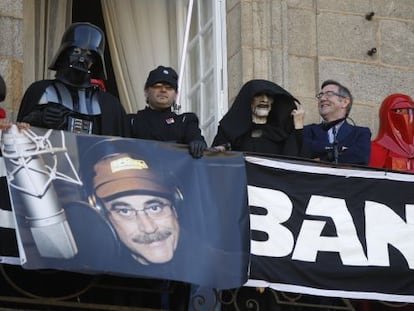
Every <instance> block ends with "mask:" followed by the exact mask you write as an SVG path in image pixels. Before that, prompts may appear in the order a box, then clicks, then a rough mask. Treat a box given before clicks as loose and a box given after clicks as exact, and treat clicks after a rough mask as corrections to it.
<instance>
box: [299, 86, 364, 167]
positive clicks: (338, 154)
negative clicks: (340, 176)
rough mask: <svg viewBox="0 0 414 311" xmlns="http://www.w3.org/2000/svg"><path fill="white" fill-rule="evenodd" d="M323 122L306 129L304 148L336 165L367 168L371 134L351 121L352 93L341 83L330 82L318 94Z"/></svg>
mask: <svg viewBox="0 0 414 311" xmlns="http://www.w3.org/2000/svg"><path fill="white" fill-rule="evenodd" d="M316 98H317V100H318V110H319V114H320V116H321V117H322V119H323V121H322V122H321V123H319V124H309V125H306V126H305V127H304V137H303V139H304V149H305V150H306V152H305V153H306V155H307V156H309V157H310V158H312V159H318V160H320V161H327V162H333V163H346V164H359V165H367V164H368V162H369V158H370V146H371V131H370V129H369V128H367V127H362V126H356V125H355V124H349V123H348V122H347V119H348V116H349V113H350V111H351V108H352V100H353V98H352V94H351V92H350V91H349V89H348V88H346V87H345V86H343V85H342V84H340V83H339V82H337V81H334V80H326V81H324V82H323V83H322V85H321V91H320V93H319V94H318V95H316Z"/></svg>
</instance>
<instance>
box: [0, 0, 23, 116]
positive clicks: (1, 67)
mask: <svg viewBox="0 0 414 311" xmlns="http://www.w3.org/2000/svg"><path fill="white" fill-rule="evenodd" d="M0 29H1V31H0V74H1V75H2V76H3V78H4V80H5V82H6V85H7V96H6V99H5V101H4V102H2V103H0V106H1V107H2V108H4V109H5V110H6V112H7V116H8V117H9V118H10V119H14V118H15V111H17V110H18V106H19V105H20V100H21V96H22V93H23V0H1V1H0Z"/></svg>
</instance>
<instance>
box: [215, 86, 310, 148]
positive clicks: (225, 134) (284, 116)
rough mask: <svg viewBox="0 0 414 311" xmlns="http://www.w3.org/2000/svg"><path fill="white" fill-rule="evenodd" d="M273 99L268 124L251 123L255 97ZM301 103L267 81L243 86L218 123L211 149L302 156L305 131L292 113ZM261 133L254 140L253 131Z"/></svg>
mask: <svg viewBox="0 0 414 311" xmlns="http://www.w3.org/2000/svg"><path fill="white" fill-rule="evenodd" d="M260 94H265V95H268V96H270V97H272V98H273V104H272V108H271V110H270V112H269V115H268V117H267V122H266V123H265V124H256V123H253V122H252V108H251V103H252V100H253V98H254V97H255V96H256V95H260ZM295 102H297V103H299V101H298V100H297V99H296V98H294V97H293V96H292V95H291V94H290V93H289V92H287V91H286V90H285V89H283V88H282V87H280V86H279V85H277V84H275V83H273V82H271V81H268V80H260V79H258V80H250V81H248V82H247V83H246V84H244V85H243V87H242V88H241V90H240V92H239V94H238V95H237V97H236V99H235V101H234V103H233V105H232V106H231V108H230V110H229V111H228V112H227V114H226V115H225V116H224V117H223V118H222V120H221V121H220V123H219V127H218V131H217V135H216V137H215V138H214V141H213V144H212V146H220V145H224V146H226V147H227V148H228V149H232V150H235V151H248V152H256V153H264V154H277V155H287V156H300V154H301V146H302V139H303V133H302V132H303V130H302V129H295V128H294V124H293V118H292V116H291V113H292V110H294V109H296V105H295ZM253 131H255V132H258V131H259V132H261V133H262V134H261V136H259V137H253V136H255V135H252V132H253Z"/></svg>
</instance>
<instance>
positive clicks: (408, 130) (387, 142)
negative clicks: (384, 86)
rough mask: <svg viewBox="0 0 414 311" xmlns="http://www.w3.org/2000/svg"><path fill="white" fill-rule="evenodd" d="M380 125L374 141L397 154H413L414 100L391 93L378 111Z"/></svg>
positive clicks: (403, 95)
mask: <svg viewBox="0 0 414 311" xmlns="http://www.w3.org/2000/svg"><path fill="white" fill-rule="evenodd" d="M379 116H380V127H379V131H378V135H377V138H376V139H375V141H377V142H378V143H380V144H381V145H383V146H384V147H385V148H387V149H389V150H391V151H394V152H396V153H398V154H403V155H407V154H409V155H410V156H412V155H414V101H413V100H412V98H411V97H410V96H408V95H405V94H391V95H389V96H388V97H386V98H385V99H384V101H383V102H382V104H381V108H380V111H379Z"/></svg>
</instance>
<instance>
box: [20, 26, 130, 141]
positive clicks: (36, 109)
mask: <svg viewBox="0 0 414 311" xmlns="http://www.w3.org/2000/svg"><path fill="white" fill-rule="evenodd" d="M104 49H105V36H104V33H103V32H102V30H101V29H100V28H98V27H97V26H95V25H93V24H90V23H73V24H71V25H70V26H69V27H68V28H67V30H66V31H65V33H64V34H63V37H62V41H61V46H60V48H59V51H58V52H57V54H56V55H55V57H54V59H53V60H52V62H51V64H50V66H49V69H51V70H55V71H56V76H55V79H52V80H41V81H36V82H34V83H33V84H32V85H30V86H29V88H28V89H27V90H26V92H25V94H24V96H23V99H22V102H21V105H20V109H19V112H18V116H17V121H18V122H27V123H30V124H31V125H32V126H38V127H43V128H50V129H56V130H68V131H71V132H74V133H86V134H97V135H114V136H127V135H128V128H127V127H126V125H125V122H124V120H125V117H126V113H125V110H124V108H123V107H122V105H121V104H120V102H119V100H118V99H117V98H116V97H114V96H113V95H111V94H109V93H107V92H104V91H102V90H101V89H100V88H99V87H97V86H96V85H95V84H92V83H91V79H99V80H106V71H105V62H104Z"/></svg>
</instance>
